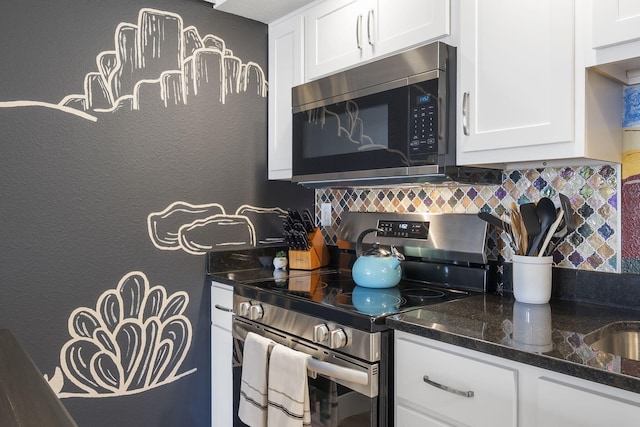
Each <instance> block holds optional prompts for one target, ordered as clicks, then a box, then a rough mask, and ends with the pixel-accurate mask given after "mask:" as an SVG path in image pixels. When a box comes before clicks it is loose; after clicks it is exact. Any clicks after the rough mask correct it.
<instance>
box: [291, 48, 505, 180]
mask: <svg viewBox="0 0 640 427" xmlns="http://www.w3.org/2000/svg"><path fill="white" fill-rule="evenodd" d="M455 99H456V49H455V47H452V46H449V45H447V44H444V43H442V42H435V43H432V44H428V45H425V46H421V47H418V48H415V49H411V50H408V51H405V52H402V53H400V54H397V55H394V56H391V57H388V58H384V59H381V60H378V61H375V62H371V63H368V64H365V65H362V66H359V67H356V68H353V69H350V70H347V71H344V72H340V73H338V74H334V75H331V76H328V77H325V78H321V79H319V80H315V81H312V82H309V83H305V84H303V85H300V86H296V87H294V88H293V89H292V107H293V165H292V169H293V178H292V180H293V181H294V182H298V183H302V184H305V185H307V186H311V187H324V186H326V187H332V186H363V185H384V184H390V183H391V184H393V183H412V182H442V181H456V182H476V183H486V182H492V183H493V182H496V181H498V182H499V180H500V178H501V171H496V170H487V169H479V168H466V167H459V166H456V161H455V157H456V147H455V141H456V114H455V113H456V102H455Z"/></svg>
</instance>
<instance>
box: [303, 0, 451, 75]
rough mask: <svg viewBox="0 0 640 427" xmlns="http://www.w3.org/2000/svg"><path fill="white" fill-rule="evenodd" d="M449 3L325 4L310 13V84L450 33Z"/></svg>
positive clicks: (361, 0) (358, 0) (350, 0)
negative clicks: (362, 63)
mask: <svg viewBox="0 0 640 427" xmlns="http://www.w3.org/2000/svg"><path fill="white" fill-rule="evenodd" d="M450 24H451V18H450V0H394V1H390V0H327V1H325V2H322V3H320V4H318V5H317V6H315V7H313V8H311V9H309V11H308V12H307V24H306V27H305V44H306V47H305V55H306V66H305V74H306V79H307V80H312V79H314V78H317V77H320V76H323V75H327V74H331V73H333V72H336V71H338V70H342V69H345V68H349V67H352V66H354V65H357V64H358V63H360V62H363V61H368V60H372V59H375V58H377V57H380V56H387V55H389V54H392V53H394V52H398V51H401V50H404V49H406V48H409V47H412V46H416V45H419V44H425V43H427V42H429V41H433V40H436V39H438V38H441V37H444V36H446V35H448V34H449V32H450Z"/></svg>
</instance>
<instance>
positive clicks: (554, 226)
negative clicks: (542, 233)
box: [538, 208, 564, 256]
mask: <svg viewBox="0 0 640 427" xmlns="http://www.w3.org/2000/svg"><path fill="white" fill-rule="evenodd" d="M563 216H564V210H563V209H562V208H560V212H558V216H557V217H556V220H555V221H554V222H553V224H551V227H549V230H548V231H547V237H545V239H544V242H543V243H542V246H541V247H540V250H539V251H538V256H544V251H545V250H546V249H547V246H548V245H549V242H551V238H552V237H553V235H554V233H555V232H556V230H557V229H558V226H559V225H560V222H562V219H563Z"/></svg>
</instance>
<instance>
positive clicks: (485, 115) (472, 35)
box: [457, 0, 622, 167]
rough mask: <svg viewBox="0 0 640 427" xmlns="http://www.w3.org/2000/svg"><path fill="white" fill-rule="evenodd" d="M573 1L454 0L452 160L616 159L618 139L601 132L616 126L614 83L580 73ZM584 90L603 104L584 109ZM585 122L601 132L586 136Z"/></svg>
mask: <svg viewBox="0 0 640 427" xmlns="http://www.w3.org/2000/svg"><path fill="white" fill-rule="evenodd" d="M576 7H577V5H576V4H575V2H574V1H573V0H517V1H509V0H461V7H460V44H459V47H458V67H459V74H458V75H459V82H458V101H457V102H458V112H459V114H458V124H457V126H458V132H457V135H458V144H457V147H458V149H457V161H458V164H461V165H472V164H495V165H503V166H506V165H509V164H513V163H521V162H534V163H538V164H539V167H542V166H544V165H546V164H553V160H557V161H558V164H565V165H566V164H567V162H566V161H567V159H585V158H588V159H594V160H602V161H612V162H620V161H621V152H620V147H619V146H620V143H615V142H611V141H610V139H611V138H610V137H609V136H607V132H602V130H607V129H608V128H609V126H611V125H612V126H616V127H618V128H619V127H620V124H621V114H622V101H621V89H620V91H618V89H617V86H616V85H617V84H613V85H612V84H609V82H608V81H607V79H605V78H603V77H601V76H595V75H593V76H589V78H587V74H586V72H585V68H584V58H583V56H581V55H580V54H579V53H580V52H582V51H581V50H579V49H577V48H576V38H577V36H576V29H577V28H580V30H581V31H582V30H583V28H582V26H581V25H577V24H576V22H577V19H576V10H575V8H576ZM579 37H583V36H582V35H581V36H579ZM580 43H582V42H580ZM591 86H593V88H592V87H591ZM611 90H613V91H614V92H615V96H617V97H616V98H615V99H613V100H611V96H608V95H607V94H610V93H611ZM590 97H592V98H594V99H595V100H596V102H597V103H604V105H606V108H607V109H606V110H605V111H600V109H599V108H597V109H593V111H591V110H588V109H587V107H586V104H587V102H588V101H589V100H590ZM601 98H602V99H601ZM609 102H611V105H608V104H607V103H609ZM618 103H619V104H620V105H617V104H618ZM587 118H589V120H590V121H588V120H587ZM588 126H589V127H593V126H598V128H599V129H600V130H601V131H600V132H599V133H600V135H598V136H602V135H605V139H604V140H598V141H595V140H593V141H591V142H592V144H589V141H588V139H587V133H588V129H587V128H586V127H588ZM614 139H615V137H614ZM548 161H549V163H548Z"/></svg>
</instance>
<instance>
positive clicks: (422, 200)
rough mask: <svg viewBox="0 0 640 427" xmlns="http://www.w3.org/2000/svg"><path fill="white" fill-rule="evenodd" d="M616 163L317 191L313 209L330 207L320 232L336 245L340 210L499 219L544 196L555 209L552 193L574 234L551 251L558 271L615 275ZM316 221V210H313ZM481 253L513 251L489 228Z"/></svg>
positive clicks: (508, 255) (504, 255) (617, 226)
mask: <svg viewBox="0 0 640 427" xmlns="http://www.w3.org/2000/svg"><path fill="white" fill-rule="evenodd" d="M618 175H619V168H618V166H617V165H592V166H579V167H564V168H545V169H527V170H506V171H504V172H503V179H502V185H487V186H428V185H425V186H423V187H407V188H389V189H380V188H376V189H319V190H316V194H315V196H316V209H318V210H319V209H320V206H321V203H327V202H328V203H331V205H332V223H333V224H334V225H333V226H332V227H325V228H324V229H323V234H324V237H325V241H326V242H327V243H328V244H333V245H335V244H336V243H337V238H336V230H337V228H338V225H339V224H340V217H341V215H342V213H343V212H399V213H412V212H430V213H471V214H476V213H478V212H480V211H486V212H491V213H494V214H496V215H497V216H505V217H506V215H507V214H508V211H509V209H510V207H511V204H512V203H513V202H515V203H516V204H523V203H529V202H537V201H538V200H539V199H540V198H541V197H549V198H550V199H551V200H553V201H554V203H555V205H556V207H559V206H560V201H559V198H558V193H563V194H565V195H566V196H568V197H569V199H570V200H571V205H572V207H573V209H574V210H575V215H574V219H575V221H576V231H575V232H573V233H572V234H570V235H569V236H567V238H566V239H565V240H564V241H563V242H562V243H561V244H560V245H558V247H557V248H556V250H555V252H554V253H553V259H554V263H555V265H556V266H558V267H563V268H572V269H584V270H593V271H602V272H616V271H618V270H619V267H620V259H619V249H618V248H619V247H620V242H619V239H620V230H621V227H620V224H619V223H618V222H619V220H618V203H619V202H618V193H617V181H618ZM316 215H317V216H318V217H319V212H316ZM487 250H488V251H489V256H490V258H491V259H504V260H507V261H510V260H511V257H512V256H513V250H512V248H511V246H510V245H509V243H508V237H507V236H506V234H505V233H503V232H501V231H500V230H496V229H495V228H493V227H491V226H490V228H489V239H488V242H487Z"/></svg>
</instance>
